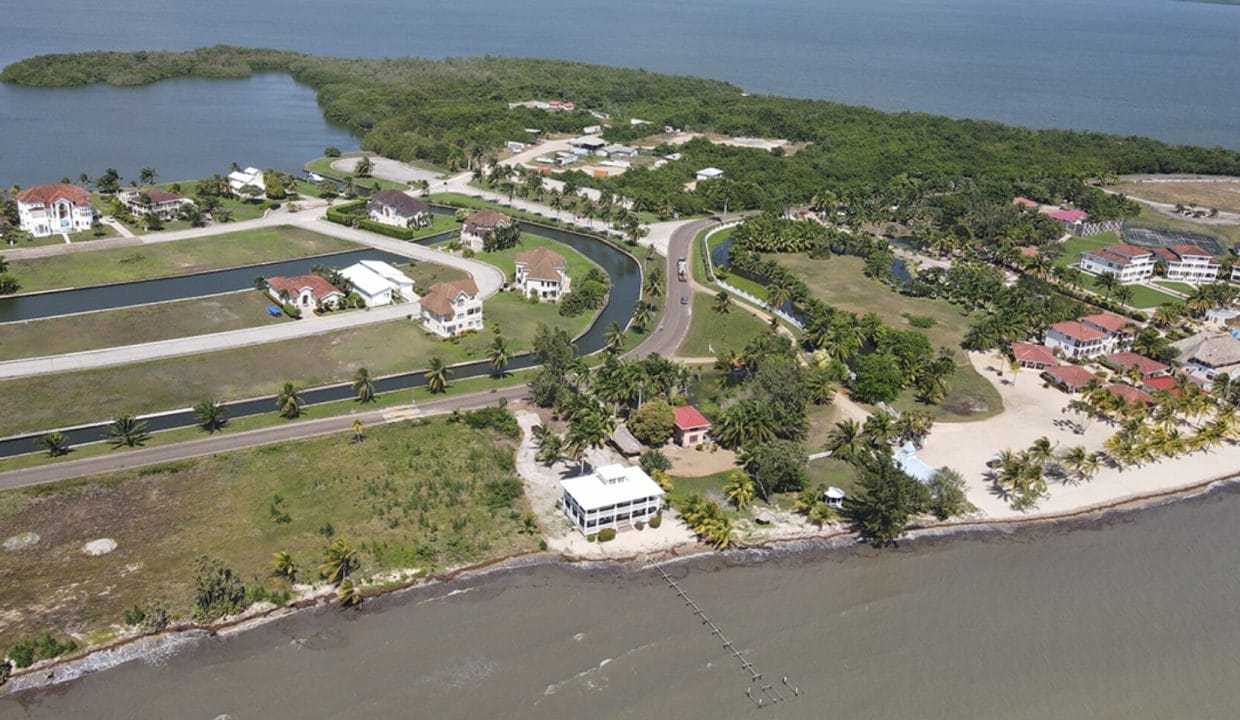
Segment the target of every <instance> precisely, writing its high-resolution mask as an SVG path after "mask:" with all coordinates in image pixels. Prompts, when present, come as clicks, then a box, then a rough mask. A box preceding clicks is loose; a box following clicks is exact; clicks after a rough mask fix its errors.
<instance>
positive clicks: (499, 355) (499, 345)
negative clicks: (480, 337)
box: [487, 335, 512, 377]
mask: <svg viewBox="0 0 1240 720" xmlns="http://www.w3.org/2000/svg"><path fill="white" fill-rule="evenodd" d="M487 360H488V361H489V362H490V363H491V370H492V371H493V373H494V375H495V376H496V377H504V375H506V374H507V373H508V363H509V362H510V361H511V360H512V351H511V350H509V349H508V341H507V340H505V339H504V336H503V335H496V336H495V337H494V338H492V339H491V347H490V348H488V349H487Z"/></svg>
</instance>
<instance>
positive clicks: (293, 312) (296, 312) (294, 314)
mask: <svg viewBox="0 0 1240 720" xmlns="http://www.w3.org/2000/svg"><path fill="white" fill-rule="evenodd" d="M280 309H281V310H283V311H284V314H285V315H288V316H289V317H291V318H293V319H294V320H300V319H301V309H300V308H298V307H297V306H296V305H293V304H292V303H284V304H283V305H281V306H280Z"/></svg>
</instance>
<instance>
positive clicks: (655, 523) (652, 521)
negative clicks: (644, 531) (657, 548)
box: [646, 513, 663, 530]
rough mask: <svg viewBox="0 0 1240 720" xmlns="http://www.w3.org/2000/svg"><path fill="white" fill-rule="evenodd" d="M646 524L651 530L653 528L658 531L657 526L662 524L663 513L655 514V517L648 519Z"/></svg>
mask: <svg viewBox="0 0 1240 720" xmlns="http://www.w3.org/2000/svg"><path fill="white" fill-rule="evenodd" d="M646 524H647V525H649V526H650V527H652V528H654V529H656V530H658V529H659V526H660V525H662V524H663V513H658V514H657V515H655V516H654V517H652V518H650V522H648V523H646Z"/></svg>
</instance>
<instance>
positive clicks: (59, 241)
mask: <svg viewBox="0 0 1240 720" xmlns="http://www.w3.org/2000/svg"><path fill="white" fill-rule="evenodd" d="M99 229H100V230H102V231H103V234H102V235H100V236H98V237H96V236H95V231H94V230H93V229H92V230H82V231H79V232H75V233H69V242H70V243H73V244H75V245H76V244H77V243H88V242H93V241H95V240H105V239H107V238H110V237H116V236H117V232H116V230H114V229H113V228H112V226H111V225H104V224H103V223H99ZM64 244H65V239H64V237H63V236H62V235H60V233H54V234H52V235H48V236H47V237H40V238H37V237H32V238H30V239H29V240H27V241H25V242H21V243H17V244H15V245H0V253H3V252H4V250H5V249H6V248H13V249H15V250H16V249H21V248H28V247H40V246H42V245H64Z"/></svg>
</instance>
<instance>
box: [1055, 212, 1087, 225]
mask: <svg viewBox="0 0 1240 720" xmlns="http://www.w3.org/2000/svg"><path fill="white" fill-rule="evenodd" d="M1047 216H1049V217H1050V219H1052V220H1058V221H1059V222H1061V223H1063V224H1065V225H1072V224H1075V223H1079V222H1085V220H1087V219H1088V218H1089V213H1087V212H1085V211H1084V210H1067V209H1060V210H1052V211H1051V212H1048V213H1047Z"/></svg>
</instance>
